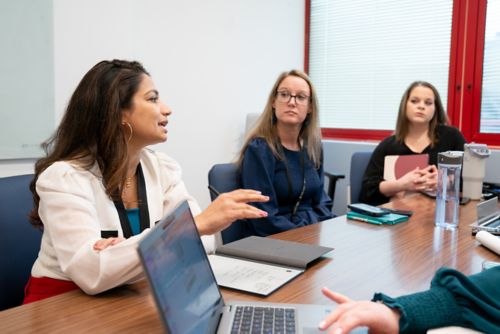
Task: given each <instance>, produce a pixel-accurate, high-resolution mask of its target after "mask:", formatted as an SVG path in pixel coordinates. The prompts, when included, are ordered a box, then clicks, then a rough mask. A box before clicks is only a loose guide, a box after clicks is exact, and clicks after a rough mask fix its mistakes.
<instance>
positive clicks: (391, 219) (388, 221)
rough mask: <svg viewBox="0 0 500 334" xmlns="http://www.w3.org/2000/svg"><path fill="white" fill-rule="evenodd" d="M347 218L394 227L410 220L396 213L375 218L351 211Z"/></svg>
mask: <svg viewBox="0 0 500 334" xmlns="http://www.w3.org/2000/svg"><path fill="white" fill-rule="evenodd" d="M346 216H347V218H348V219H352V220H358V221H362V222H365V223H370V224H376V225H394V224H398V223H402V222H405V221H407V220H408V219H410V217H409V216H405V215H399V214H396V213H388V214H386V215H383V216H378V217H374V216H369V215H364V214H362V213H358V212H354V211H349V212H348V213H347V215H346Z"/></svg>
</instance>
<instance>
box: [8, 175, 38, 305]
mask: <svg viewBox="0 0 500 334" xmlns="http://www.w3.org/2000/svg"><path fill="white" fill-rule="evenodd" d="M32 179H33V175H32V174H28V175H19V176H11V177H4V178H0V268H1V269H0V311H2V310H5V309H8V308H10V307H14V306H18V305H21V304H22V301H23V299H24V286H25V285H26V283H27V281H28V278H29V276H30V274H31V267H32V266H33V262H35V259H36V257H37V255H38V252H39V250H40V241H41V237H42V233H41V231H40V230H38V229H36V228H35V227H33V226H32V225H31V224H30V223H29V220H28V215H29V212H30V211H31V209H32V208H33V197H32V195H31V192H30V190H29V184H30V182H31V180H32Z"/></svg>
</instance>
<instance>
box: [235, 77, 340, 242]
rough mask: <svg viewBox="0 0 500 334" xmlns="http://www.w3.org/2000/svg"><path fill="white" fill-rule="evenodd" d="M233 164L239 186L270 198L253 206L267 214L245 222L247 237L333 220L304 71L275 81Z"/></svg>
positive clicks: (313, 103) (314, 111)
mask: <svg viewBox="0 0 500 334" xmlns="http://www.w3.org/2000/svg"><path fill="white" fill-rule="evenodd" d="M238 163H239V165H240V167H241V180H242V186H243V188H249V189H256V190H259V191H261V192H262V194H264V195H268V196H269V198H270V199H269V201H268V202H266V203H255V206H256V207H258V208H259V209H261V210H263V211H266V212H267V213H268V216H267V217H263V218H258V219H248V220H246V224H247V225H248V229H249V231H250V234H253V235H259V236H267V235H270V234H274V233H278V232H282V231H286V230H290V229H293V228H296V227H300V226H305V225H309V224H314V223H317V222H320V221H323V220H325V219H329V218H332V217H333V215H332V212H331V207H332V201H331V200H330V198H328V196H327V195H326V194H325V191H324V189H323V185H324V181H323V177H324V174H323V154H322V148H321V132H320V129H319V127H318V102H317V97H316V92H315V90H314V87H313V85H312V83H311V80H310V79H309V77H308V76H307V75H306V74H305V73H303V72H301V71H298V70H292V71H289V72H284V73H282V74H281V75H280V76H279V77H278V79H277V80H276V83H275V84H274V87H273V88H272V90H271V93H270V94H269V97H268V99H267V104H266V106H265V109H264V112H263V113H262V115H261V116H260V118H259V119H258V120H257V123H256V125H255V127H254V128H253V129H252V130H251V131H250V133H249V135H248V137H247V139H246V141H245V144H244V145H243V148H242V150H241V152H240V156H239V159H238Z"/></svg>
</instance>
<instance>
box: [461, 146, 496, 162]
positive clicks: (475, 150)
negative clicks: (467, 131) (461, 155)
mask: <svg viewBox="0 0 500 334" xmlns="http://www.w3.org/2000/svg"><path fill="white" fill-rule="evenodd" d="M464 151H468V152H470V153H471V154H474V155H475V156H477V157H479V158H487V157H489V156H490V154H491V151H490V150H489V149H488V146H486V144H476V143H470V144H465V145H464Z"/></svg>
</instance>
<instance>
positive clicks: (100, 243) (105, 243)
mask: <svg viewBox="0 0 500 334" xmlns="http://www.w3.org/2000/svg"><path fill="white" fill-rule="evenodd" d="M124 240H125V238H123V237H116V238H106V239H100V240H97V241H96V242H95V244H94V247H93V248H94V250H95V251H98V252H100V251H102V250H103V249H106V248H108V247H111V246H114V245H116V244H117V243H120V242H122V241H124Z"/></svg>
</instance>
